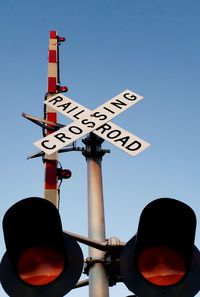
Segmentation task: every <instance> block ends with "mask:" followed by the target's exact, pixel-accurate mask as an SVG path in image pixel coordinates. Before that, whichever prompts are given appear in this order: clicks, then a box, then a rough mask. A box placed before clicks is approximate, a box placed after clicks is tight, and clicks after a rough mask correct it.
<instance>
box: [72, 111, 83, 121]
mask: <svg viewBox="0 0 200 297" xmlns="http://www.w3.org/2000/svg"><path fill="white" fill-rule="evenodd" d="M84 111H85V110H84V109H82V110H81V111H79V112H77V113H76V114H75V115H73V117H74V118H75V119H77V120H80V118H79V117H78V115H79V114H81V113H83V112H84Z"/></svg>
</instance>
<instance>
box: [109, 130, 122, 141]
mask: <svg viewBox="0 0 200 297" xmlns="http://www.w3.org/2000/svg"><path fill="white" fill-rule="evenodd" d="M119 135H121V131H120V130H112V131H110V132H109V133H108V134H107V137H108V138H110V139H115V138H116V137H118V136H119Z"/></svg>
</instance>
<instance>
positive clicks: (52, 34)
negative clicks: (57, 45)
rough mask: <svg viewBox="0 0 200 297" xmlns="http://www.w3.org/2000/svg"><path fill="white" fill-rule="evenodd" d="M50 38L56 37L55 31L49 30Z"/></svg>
mask: <svg viewBox="0 0 200 297" xmlns="http://www.w3.org/2000/svg"><path fill="white" fill-rule="evenodd" d="M50 38H51V39H55V38H56V31H50Z"/></svg>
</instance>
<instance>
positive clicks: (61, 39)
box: [57, 36, 65, 42]
mask: <svg viewBox="0 0 200 297" xmlns="http://www.w3.org/2000/svg"><path fill="white" fill-rule="evenodd" d="M57 39H58V41H59V42H64V41H65V37H63V36H58V37H57Z"/></svg>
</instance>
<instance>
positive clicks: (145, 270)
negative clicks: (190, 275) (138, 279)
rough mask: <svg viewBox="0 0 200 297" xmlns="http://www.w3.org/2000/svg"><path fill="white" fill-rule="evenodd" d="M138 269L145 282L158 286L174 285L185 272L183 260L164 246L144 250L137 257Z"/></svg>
mask: <svg viewBox="0 0 200 297" xmlns="http://www.w3.org/2000/svg"><path fill="white" fill-rule="evenodd" d="M138 267H139V270H140V273H141V274H142V275H143V277H144V278H145V279H146V280H147V281H149V282H150V283H152V284H155V285H158V286H170V285H174V284H176V283H178V282H179V281H180V280H181V279H182V278H183V277H184V275H185V272H186V267H185V263H184V260H183V258H182V257H181V256H180V255H179V254H178V253H177V252H175V251H174V250H171V249H169V248H167V247H164V246H159V247H149V248H147V249H145V250H144V251H143V252H142V253H141V254H140V255H139V258H138Z"/></svg>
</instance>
